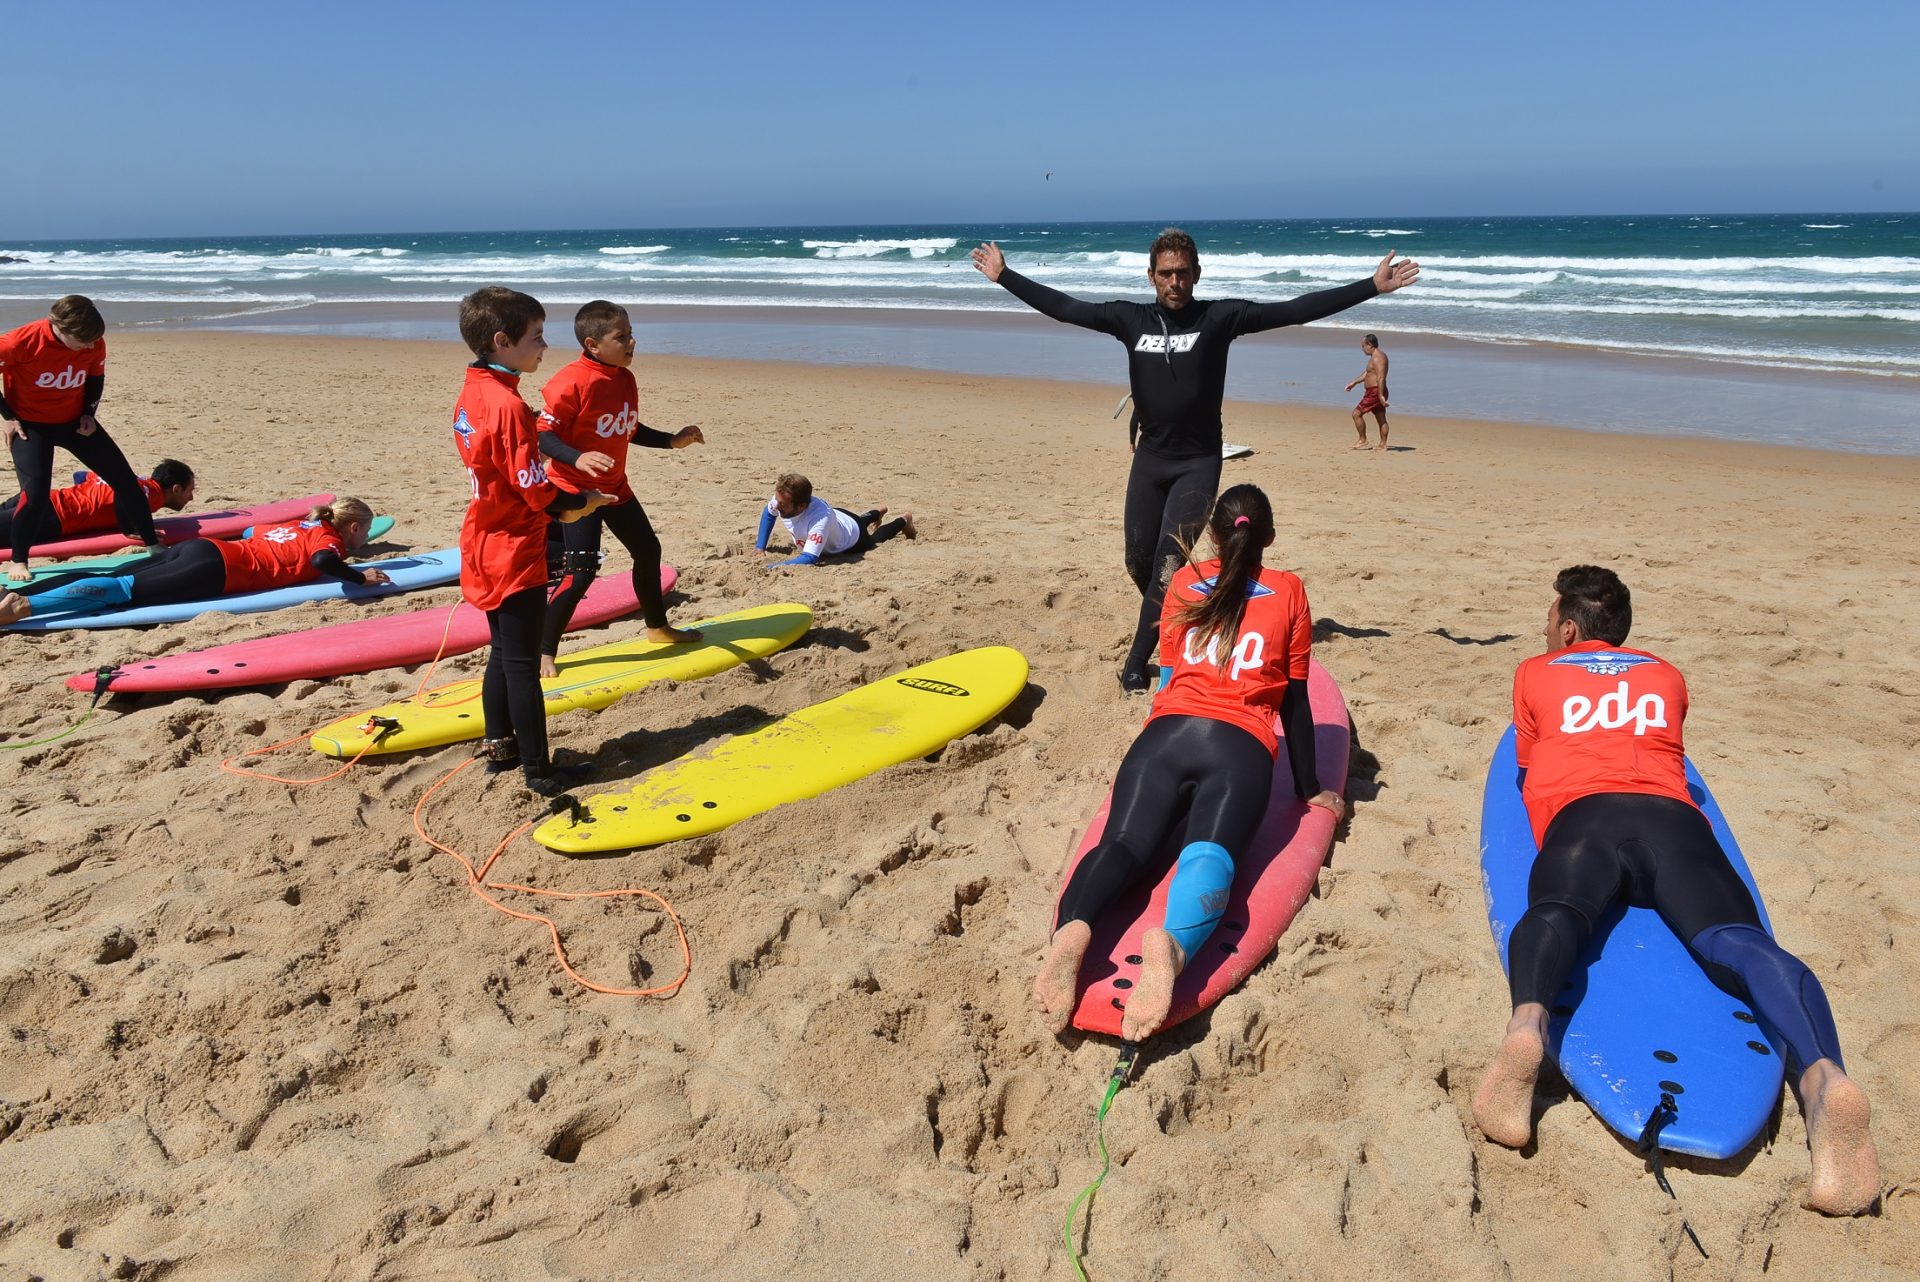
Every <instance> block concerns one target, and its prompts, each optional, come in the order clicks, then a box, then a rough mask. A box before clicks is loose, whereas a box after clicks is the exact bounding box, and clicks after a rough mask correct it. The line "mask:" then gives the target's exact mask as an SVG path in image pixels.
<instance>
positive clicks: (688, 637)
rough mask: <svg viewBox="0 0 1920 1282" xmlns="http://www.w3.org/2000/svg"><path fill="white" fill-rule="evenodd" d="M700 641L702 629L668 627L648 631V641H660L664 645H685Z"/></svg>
mask: <svg viewBox="0 0 1920 1282" xmlns="http://www.w3.org/2000/svg"><path fill="white" fill-rule="evenodd" d="M699 639H700V629H698V628H674V627H666V628H648V629H647V640H649V641H658V642H660V643H661V644H662V645H684V644H685V643H686V642H688V641H698V640H699Z"/></svg>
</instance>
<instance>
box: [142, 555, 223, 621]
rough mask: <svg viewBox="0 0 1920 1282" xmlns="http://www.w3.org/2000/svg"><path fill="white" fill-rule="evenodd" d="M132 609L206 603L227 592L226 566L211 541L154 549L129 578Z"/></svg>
mask: <svg viewBox="0 0 1920 1282" xmlns="http://www.w3.org/2000/svg"><path fill="white" fill-rule="evenodd" d="M127 577H128V578H130V579H132V580H133V604H134V605H165V604H169V603H171V602H174V601H205V600H209V599H211V598H213V597H217V596H221V595H223V594H224V593H225V592H226V590H227V563H226V560H225V559H224V558H223V557H222V556H221V555H220V549H219V547H218V546H217V545H216V544H214V543H213V542H212V540H210V539H188V540H187V541H186V542H185V543H175V544H172V545H171V546H168V547H162V548H156V549H155V550H154V553H153V555H152V556H150V557H147V558H146V559H145V560H144V561H142V562H141V563H140V564H139V565H138V566H136V567H135V568H134V570H133V572H132V573H131V574H129V575H128V576H127Z"/></svg>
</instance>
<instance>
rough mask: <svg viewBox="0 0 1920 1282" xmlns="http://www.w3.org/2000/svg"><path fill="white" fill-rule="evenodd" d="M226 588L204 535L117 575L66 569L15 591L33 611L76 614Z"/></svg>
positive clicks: (215, 551)
mask: <svg viewBox="0 0 1920 1282" xmlns="http://www.w3.org/2000/svg"><path fill="white" fill-rule="evenodd" d="M226 589H227V567H226V562H225V561H224V560H222V559H221V557H220V549H219V548H217V547H215V546H214V545H213V544H212V543H211V542H209V541H207V540H206V539H189V540H188V541H187V542H185V543H177V544H174V545H173V546H172V547H163V548H160V549H158V550H156V551H155V552H154V554H153V555H152V556H149V557H144V558H141V559H140V560H139V562H138V563H137V564H133V565H130V566H128V567H127V568H126V569H125V570H124V571H123V572H122V573H120V574H110V573H102V572H101V571H99V570H69V571H67V572H66V573H65V574H52V575H48V576H47V577H45V578H43V579H41V580H39V581H38V582H36V583H27V584H22V585H21V586H20V587H19V589H17V590H18V591H19V593H20V594H21V595H22V596H26V597H31V598H33V604H34V613H36V614H54V613H73V614H80V613H93V612H97V611H100V610H111V609H116V608H118V607H120V606H125V605H166V604H170V603H172V602H175V601H205V600H208V599H209V598H212V597H217V596H219V595H220V594H221V593H223V592H225V591H226Z"/></svg>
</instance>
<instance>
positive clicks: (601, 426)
mask: <svg viewBox="0 0 1920 1282" xmlns="http://www.w3.org/2000/svg"><path fill="white" fill-rule="evenodd" d="M639 426H640V415H639V413H638V412H637V411H636V410H635V409H634V408H633V407H632V406H631V405H622V406H621V407H620V412H619V413H618V414H602V415H601V416H600V419H599V421H598V422H596V423H595V424H594V425H593V434H594V435H595V436H600V437H607V436H632V435H633V430H634V429H635V428H636V427H639Z"/></svg>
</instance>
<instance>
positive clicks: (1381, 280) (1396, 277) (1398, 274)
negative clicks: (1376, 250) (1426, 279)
mask: <svg viewBox="0 0 1920 1282" xmlns="http://www.w3.org/2000/svg"><path fill="white" fill-rule="evenodd" d="M1395 252H1396V251H1394V250H1391V249H1389V250H1388V251H1387V256H1386V257H1385V258H1382V259H1381V260H1380V265H1379V266H1378V267H1376V268H1374V269H1373V283H1374V284H1375V285H1378V286H1379V287H1380V292H1381V293H1383V294H1391V293H1392V292H1393V291H1394V290H1396V289H1399V288H1401V287H1402V286H1406V285H1411V284H1413V282H1415V281H1416V280H1419V279H1420V264H1419V263H1416V262H1414V261H1413V260H1412V259H1411V258H1405V259H1402V260H1401V261H1399V262H1397V263H1396V262H1394V261H1393V255H1394V253H1395Z"/></svg>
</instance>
